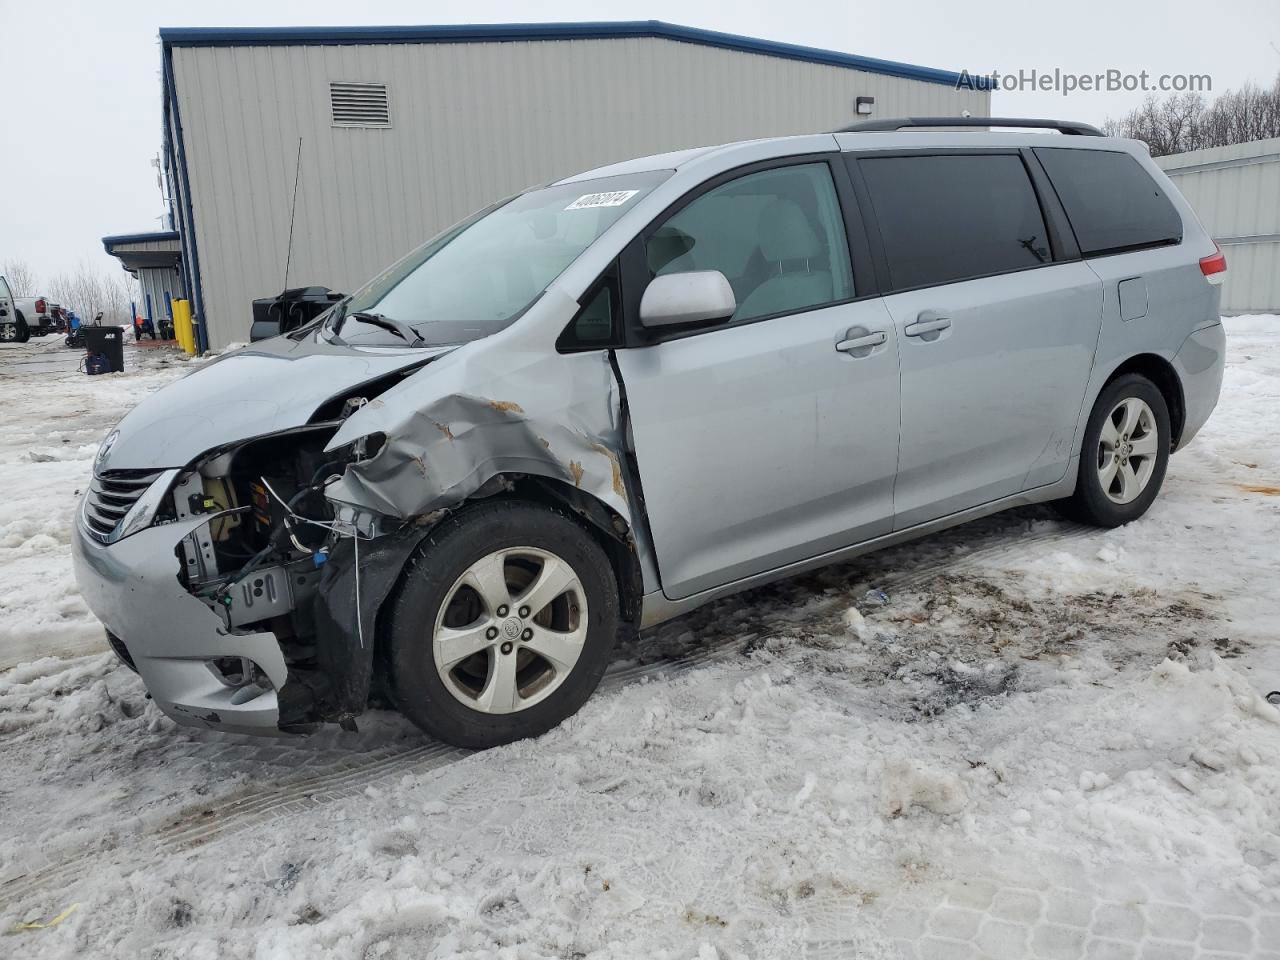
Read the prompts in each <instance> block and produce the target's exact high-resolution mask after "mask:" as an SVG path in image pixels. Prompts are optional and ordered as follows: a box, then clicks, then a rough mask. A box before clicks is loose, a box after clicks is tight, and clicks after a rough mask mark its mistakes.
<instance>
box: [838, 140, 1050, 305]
mask: <svg viewBox="0 0 1280 960" xmlns="http://www.w3.org/2000/svg"><path fill="white" fill-rule="evenodd" d="M858 168H859V169H860V170H861V172H862V176H863V179H864V180H865V182H866V186H867V191H868V192H869V193H870V195H871V206H872V208H873V210H874V211H875V218H876V222H877V223H878V225H879V229H880V241H881V245H882V246H883V249H884V255H885V259H886V261H887V266H888V269H889V280H890V286H891V288H892V289H893V290H908V289H912V288H915V287H925V286H933V285H936V284H942V283H953V282H955V281H958V280H967V279H970V278H973V277H985V276H990V275H992V274H997V273H1008V272H1010V271H1013V270H1024V269H1026V268H1028V267H1035V266H1039V265H1041V264H1043V263H1048V262H1049V261H1050V260H1051V259H1052V253H1051V251H1050V246H1049V238H1048V231H1047V230H1046V228H1045V222H1044V216H1043V215H1042V214H1041V212H1040V204H1039V201H1038V200H1037V199H1036V194H1035V190H1034V189H1033V188H1032V186H1031V180H1030V178H1029V177H1028V176H1027V170H1026V167H1025V166H1024V165H1023V163H1022V158H1021V157H1019V156H1017V155H1016V154H948V155H939V156H901V157H862V158H860V159H859V160H858Z"/></svg>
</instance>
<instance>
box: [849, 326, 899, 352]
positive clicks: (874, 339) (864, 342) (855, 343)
mask: <svg viewBox="0 0 1280 960" xmlns="http://www.w3.org/2000/svg"><path fill="white" fill-rule="evenodd" d="M853 332H854V331H852V330H850V331H849V333H853ZM848 335H849V334H845V336H846V337H847V336H848ZM888 339H889V336H888V334H886V333H885V332H884V331H883V330H877V331H876V332H875V333H867V334H863V335H862V336H859V337H850V338H849V339H848V340H841V341H840V342H839V343H837V344H836V349H837V350H839V351H840V352H841V353H853V352H854V351H855V350H866V349H869V348H871V347H878V346H880V344H882V343H884V342H885V341H886V340H888Z"/></svg>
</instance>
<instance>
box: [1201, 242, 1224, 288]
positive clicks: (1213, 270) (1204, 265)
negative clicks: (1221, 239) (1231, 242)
mask: <svg viewBox="0 0 1280 960" xmlns="http://www.w3.org/2000/svg"><path fill="white" fill-rule="evenodd" d="M1213 250H1214V252H1213V253H1211V254H1209V256H1207V257H1201V258H1200V272H1201V273H1203V274H1204V278H1205V279H1206V280H1208V281H1209V282H1210V283H1221V282H1222V281H1223V280H1225V279H1227V255H1226V254H1225V253H1223V252H1222V248H1221V247H1219V246H1218V245H1217V244H1216V243H1215V244H1214V245H1213Z"/></svg>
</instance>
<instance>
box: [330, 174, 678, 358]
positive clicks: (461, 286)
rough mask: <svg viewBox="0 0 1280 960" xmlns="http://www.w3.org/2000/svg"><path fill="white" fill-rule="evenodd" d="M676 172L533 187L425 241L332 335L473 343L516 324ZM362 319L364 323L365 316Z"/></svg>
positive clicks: (342, 310) (344, 311)
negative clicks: (556, 281) (594, 245)
mask: <svg viewBox="0 0 1280 960" xmlns="http://www.w3.org/2000/svg"><path fill="white" fill-rule="evenodd" d="M670 175H671V171H670V170H652V171H648V172H645V173H635V174H626V175H622V176H617V177H602V178H600V179H598V180H586V181H581V182H578V183H567V184H563V185H560V186H552V187H544V188H542V189H540V190H531V191H529V192H528V193H523V194H520V195H519V196H517V197H514V198H512V199H510V200H506V201H503V202H502V203H499V204H495V205H494V206H492V207H489V208H487V209H485V210H481V211H480V212H479V213H477V214H475V215H474V216H472V217H470V218H469V219H467V220H464V221H462V223H460V224H457V225H456V226H453V227H451V228H449V229H448V230H446V231H445V232H444V233H442V234H440V235H439V236H437V237H435V238H434V239H432V240H430V241H428V242H427V243H425V244H424V245H423V246H421V247H419V248H418V249H417V250H415V251H413V253H411V254H409V255H408V256H407V257H405V258H403V259H402V260H401V261H400V262H399V263H396V264H395V265H393V266H392V267H390V268H388V269H387V270H385V271H383V272H382V273H381V274H379V275H378V276H377V277H375V278H374V279H373V280H371V281H370V282H369V283H367V284H365V285H364V286H363V287H361V288H360V289H359V290H357V291H356V292H355V294H353V295H352V297H351V299H350V300H349V301H348V302H347V303H346V304H344V305H340V306H338V307H337V308H335V309H334V310H332V311H331V312H330V313H329V319H328V321H327V322H326V324H325V326H326V329H327V330H328V331H329V332H330V334H331V335H332V334H333V331H335V330H337V331H338V336H340V337H341V339H342V340H344V341H346V342H348V343H362V344H379V345H388V346H391V345H401V346H402V345H404V344H405V343H406V339H405V337H403V336H401V335H400V334H399V333H397V332H396V331H395V330H394V329H392V328H393V327H395V326H400V327H401V329H402V330H403V329H404V328H408V329H411V330H412V331H413V333H415V334H416V335H417V337H418V338H420V339H418V340H417V341H416V342H414V345H415V346H441V345H444V344H454V343H467V342H468V341H471V340H478V339H480V338H481V337H487V336H489V335H490V334H492V333H496V332H498V331H499V330H501V329H503V328H504V327H506V326H507V325H509V324H510V323H512V322H513V321H514V320H515V319H516V318H517V317H518V316H520V314H521V313H523V312H524V311H525V310H526V309H527V308H528V307H529V305H530V304H531V303H533V301H534V300H536V299H537V298H538V296H539V295H540V294H541V293H542V291H543V290H545V289H546V288H547V286H548V284H550V283H551V281H553V280H554V279H555V278H556V277H558V276H560V274H561V273H563V272H564V270H565V268H566V267H568V266H569V264H571V263H572V262H573V261H574V260H576V259H577V257H578V255H579V254H581V253H582V251H584V250H585V249H587V247H589V246H590V245H591V244H592V243H593V242H594V241H595V240H596V238H597V237H599V236H600V235H601V234H602V233H604V232H605V230H607V229H608V228H609V227H610V226H611V225H612V224H613V223H614V221H616V220H617V219H618V218H619V217H620V216H622V215H623V214H624V213H626V212H627V210H629V209H630V208H631V207H633V206H635V204H636V201H638V200H639V199H640V198H641V197H643V196H644V195H645V194H646V193H648V192H649V191H650V190H652V189H653V188H654V187H656V186H657V185H658V184H659V183H661V182H662V181H663V180H665V179H666V178H667V177H669V176H670ZM360 314H365V315H366V317H365V318H361V317H360V316H359V315H360Z"/></svg>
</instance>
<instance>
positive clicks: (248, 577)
mask: <svg viewBox="0 0 1280 960" xmlns="http://www.w3.org/2000/svg"><path fill="white" fill-rule="evenodd" d="M367 403H368V399H367V398H366V397H363V396H358V397H351V398H348V399H346V400H344V401H343V402H342V403H341V407H340V409H339V413H338V417H337V418H336V419H333V420H326V421H324V422H322V423H318V424H315V425H314V426H307V427H301V428H298V429H295V430H292V431H288V432H285V433H282V434H275V435H272V436H268V437H261V438H257V439H254V440H250V441H248V442H246V443H243V444H241V445H239V446H236V447H234V448H232V449H229V450H224V451H217V452H215V453H213V454H211V455H209V456H206V457H205V458H203V459H202V460H201V461H200V462H199V463H198V464H196V465H195V469H193V470H190V471H188V472H186V473H183V474H182V475H180V476H179V477H178V480H177V482H176V483H175V485H174V488H173V492H172V494H171V502H170V503H169V504H168V505H167V508H166V509H167V511H168V512H170V513H171V515H172V517H173V519H176V520H179V521H181V520H187V519H191V518H197V517H200V516H203V515H208V516H209V518H210V519H209V521H208V523H205V524H202V525H200V526H198V527H197V528H196V529H195V531H194V532H193V533H192V534H190V535H189V536H187V537H186V538H184V539H183V540H182V541H181V542H180V544H179V546H178V549H177V553H178V560H179V563H180V565H181V571H182V573H181V575H180V580H181V582H182V584H183V586H184V587H185V588H186V589H187V590H188V592H190V593H191V594H193V595H194V596H196V597H197V598H199V599H200V600H202V601H203V602H204V603H206V604H207V605H208V606H209V607H210V608H211V609H212V610H214V612H215V613H217V614H218V616H219V617H220V618H221V619H222V621H223V623H224V624H225V625H226V628H227V630H228V631H229V632H231V633H241V632H244V633H248V632H270V633H273V634H274V635H275V636H276V638H277V639H278V641H279V642H280V647H281V651H282V652H283V654H284V657H285V662H286V664H287V665H288V668H289V673H290V677H291V678H292V677H294V676H295V675H296V676H299V677H301V676H304V675H307V674H309V673H312V672H314V671H315V670H316V669H317V666H318V663H317V640H318V637H317V625H316V623H317V617H316V614H317V611H316V602H317V598H318V592H319V589H320V586H321V583H322V581H323V580H324V577H325V572H326V566H327V565H328V563H329V561H330V558H331V557H333V556H334V553H335V550H338V555H339V558H342V557H343V556H344V554H345V552H344V551H342V550H339V549H338V548H339V547H340V545H342V544H343V543H344V542H346V543H347V545H348V547H349V551H346V552H351V553H353V554H354V553H355V552H356V551H357V550H358V545H357V544H356V543H355V541H356V540H357V539H371V538H372V537H373V536H374V535H375V533H376V532H378V531H377V526H376V524H377V519H376V518H374V517H373V516H371V515H368V516H365V517H363V518H356V517H355V516H354V515H353V514H351V513H350V512H348V513H347V515H346V516H345V517H339V516H338V511H337V510H335V506H334V504H333V503H332V502H331V501H329V500H328V499H327V498H326V497H325V493H324V489H325V486H326V484H328V483H331V482H333V480H335V479H337V478H338V477H340V476H341V475H342V473H343V471H344V470H345V469H346V468H347V466H348V465H349V464H351V463H357V462H360V461H363V460H367V459H369V458H371V457H373V456H374V455H376V454H377V452H378V449H379V447H380V445H381V442H382V438H381V437H380V436H378V435H374V436H373V437H368V438H362V439H361V440H359V441H357V442H355V443H353V444H348V445H347V446H345V447H343V448H340V449H339V450H337V451H329V452H326V451H325V446H326V444H327V443H328V442H329V440H330V439H331V438H332V437H333V435H334V433H335V432H336V430H337V428H338V426H339V425H340V423H341V422H342V420H345V419H346V417H348V416H350V415H351V413H353V412H355V411H356V410H358V409H360V408H361V407H362V406H364V405H365V404H367ZM354 626H355V629H356V631H357V633H360V632H361V631H362V627H363V623H362V620H361V619H360V618H359V617H358V616H357V617H356V618H355V621H354ZM359 640H360V642H361V645H363V637H359ZM370 643H372V638H370ZM214 668H215V670H216V671H217V672H218V673H220V674H221V677H222V679H223V681H224V682H225V683H227V684H228V685H229V686H233V687H236V688H246V689H247V690H250V691H251V690H252V688H254V687H259V688H260V687H263V686H265V685H268V684H269V682H270V681H269V680H268V679H267V677H266V675H265V673H264V672H263V671H262V670H261V669H260V668H259V667H258V666H257V665H256V664H254V663H252V661H249V660H247V659H245V658H239V657H228V658H225V660H223V661H218V662H217V663H215V664H214ZM309 699H310V698H309ZM314 706H315V704H310V705H308V707H307V708H306V709H300V710H299V711H298V715H297V716H296V718H295V719H296V720H297V721H298V722H300V723H301V722H308V721H310V720H313V719H319V717H318V716H312V715H311V714H312V713H314V712H315V711H314V710H313V709H311V708H312V707H314ZM324 712H325V713H330V712H331V711H329V710H326V711H324Z"/></svg>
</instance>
